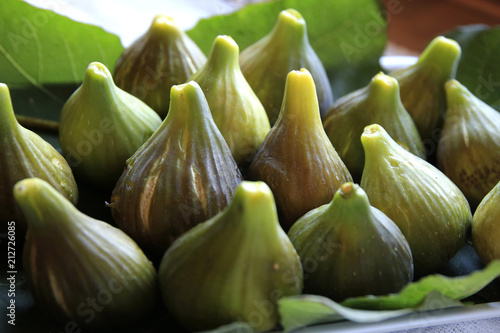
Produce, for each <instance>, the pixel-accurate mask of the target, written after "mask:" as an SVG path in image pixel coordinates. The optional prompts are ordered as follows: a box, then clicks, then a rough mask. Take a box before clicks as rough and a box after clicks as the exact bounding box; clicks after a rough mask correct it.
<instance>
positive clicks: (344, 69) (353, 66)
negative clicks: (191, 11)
mask: <svg viewBox="0 0 500 333" xmlns="http://www.w3.org/2000/svg"><path fill="white" fill-rule="evenodd" d="M287 8H294V9H296V10H298V11H299V12H300V13H301V14H302V16H303V17H304V19H305V20H306V22H307V30H308V34H309V40H310V43H311V45H312V47H313V48H314V50H315V51H316V53H317V54H318V56H319V58H320V59H321V61H322V62H323V65H324V66H325V68H326V69H327V72H328V73H329V75H330V78H331V81H332V87H333V90H334V95H335V97H340V96H342V95H344V94H346V93H347V92H350V91H352V90H354V89H357V88H360V87H362V86H364V85H366V84H367V83H368V81H369V80H370V78H371V77H372V76H373V75H375V74H376V72H377V71H379V70H380V67H379V65H378V59H379V57H380V56H381V55H382V52H383V50H384V48H385V43H386V40H387V34H386V22H385V20H384V19H383V18H382V14H381V12H380V7H379V3H378V2H377V1H376V0H336V1H323V0H281V1H273V2H266V3H261V4H255V5H249V6H247V7H245V8H243V9H241V10H239V11H237V12H235V13H233V14H230V15H220V16H216V17H212V18H210V19H204V20H200V22H199V23H198V24H197V25H196V26H195V27H194V28H193V29H192V30H190V31H189V32H188V34H189V35H190V37H191V38H192V39H193V40H194V41H195V42H196V43H197V44H198V45H199V46H200V48H201V49H202V50H203V51H204V52H205V53H208V52H209V51H210V47H211V46H212V43H213V40H214V38H215V37H216V36H217V35H220V34H225V35H230V36H231V37H233V39H234V40H235V41H236V42H237V43H238V45H239V46H240V49H241V50H243V49H244V48H246V47H247V46H249V45H251V44H253V43H255V42H256V41H257V40H259V39H260V38H262V37H263V36H265V35H266V34H268V33H269V32H270V31H271V29H272V28H273V26H274V24H275V23H276V19H277V17H278V14H279V12H280V11H281V10H284V9H287ZM360 8H363V10H359V9H360Z"/></svg>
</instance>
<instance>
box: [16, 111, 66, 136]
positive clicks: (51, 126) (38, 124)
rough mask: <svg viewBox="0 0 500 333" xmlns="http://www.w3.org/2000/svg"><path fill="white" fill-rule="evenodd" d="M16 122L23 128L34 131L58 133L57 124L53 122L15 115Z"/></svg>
mask: <svg viewBox="0 0 500 333" xmlns="http://www.w3.org/2000/svg"><path fill="white" fill-rule="evenodd" d="M16 118H17V121H18V122H19V124H20V125H21V126H23V127H26V128H28V129H31V130H33V129H35V130H44V131H49V132H56V133H57V132H59V122H57V121H53V120H46V119H40V118H35V117H28V116H22V115H16Z"/></svg>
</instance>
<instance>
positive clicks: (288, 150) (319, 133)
mask: <svg viewBox="0 0 500 333" xmlns="http://www.w3.org/2000/svg"><path fill="white" fill-rule="evenodd" d="M249 170H250V177H251V178H252V179H254V180H262V181H264V182H266V183H267V184H268V185H269V187H270V188H271V189H272V191H273V193H274V195H275V197H276V206H277V207H278V212H279V215H280V223H281V225H282V227H283V229H285V230H286V231H287V230H288V229H289V228H290V227H291V225H292V224H293V223H294V222H295V221H296V220H297V219H298V218H299V217H301V216H302V215H304V214H305V213H307V212H308V211H310V210H311V209H313V208H316V207H319V206H321V205H323V204H325V203H328V202H330V201H331V200H332V198H333V195H334V194H335V191H337V189H338V188H339V187H340V185H342V184H343V183H346V182H349V181H352V178H351V175H350V173H349V170H347V168H346V166H345V164H344V163H343V162H342V160H341V159H340V157H339V155H338V154H337V152H336V151H335V148H333V146H332V143H331V142H330V139H329V138H328V136H327V135H326V133H325V131H324V129H323V125H322V123H321V118H320V113H319V106H318V101H317V97H316V91H315V85H314V81H313V78H312V76H311V74H310V73H309V72H308V71H307V70H306V69H302V70H300V71H291V72H290V73H289V74H288V76H287V83H286V88H285V96H284V98H283V106H282V109H281V112H280V116H279V118H278V120H277V122H276V124H275V125H274V126H273V127H272V128H271V131H270V132H269V133H268V135H267V136H266V138H265V140H264V142H263V144H262V146H261V147H260V149H259V151H258V152H257V154H256V155H255V158H254V160H253V161H252V164H251V165H250V168H249Z"/></svg>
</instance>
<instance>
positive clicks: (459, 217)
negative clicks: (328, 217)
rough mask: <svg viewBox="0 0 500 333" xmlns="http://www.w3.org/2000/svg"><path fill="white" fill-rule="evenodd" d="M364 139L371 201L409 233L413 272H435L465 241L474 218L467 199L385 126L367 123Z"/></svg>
mask: <svg viewBox="0 0 500 333" xmlns="http://www.w3.org/2000/svg"><path fill="white" fill-rule="evenodd" d="M361 142H362V144H363V148H364V150H365V168H364V170H363V176H362V178H361V187H362V188H363V189H364V190H365V192H366V194H367V195H368V198H370V203H371V204H372V206H374V207H376V208H378V209H380V210H381V211H382V212H384V213H385V214H386V215H387V216H388V217H389V218H390V219H391V220H393V221H394V222H395V223H396V224H397V225H398V227H399V228H400V229H401V232H402V233H403V235H405V237H406V239H407V240H408V243H409V244H410V248H411V251H412V254H413V263H414V268H415V275H417V276H422V275H425V274H428V273H432V272H435V271H436V270H437V269H439V268H440V267H441V266H442V265H444V264H445V263H447V262H448V261H449V260H450V259H451V258H452V257H453V256H454V255H455V254H456V253H457V252H458V251H459V250H460V249H461V248H462V247H463V246H464V245H465V242H466V240H467V236H468V234H469V231H470V223H471V219H472V215H471V210H470V207H469V203H468V202H467V199H466V198H465V196H464V195H463V194H462V192H461V191H460V189H459V188H458V187H457V186H456V185H455V184H454V183H453V182H452V181H451V180H450V179H449V178H448V177H446V176H445V175H444V174H443V173H442V172H441V171H439V169H437V168H436V167H434V166H433V165H431V164H430V163H428V162H426V161H425V160H423V159H422V158H420V157H418V156H415V155H414V154H412V153H410V152H408V151H407V150H406V149H404V148H403V147H401V146H400V145H398V144H397V143H396V141H394V140H393V139H392V138H391V137H390V136H389V134H387V132H386V131H385V130H384V128H383V127H381V126H379V125H377V124H374V125H370V126H367V127H366V128H365V130H364V132H363V134H362V135H361Z"/></svg>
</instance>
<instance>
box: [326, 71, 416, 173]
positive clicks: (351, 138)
mask: <svg viewBox="0 0 500 333" xmlns="http://www.w3.org/2000/svg"><path fill="white" fill-rule="evenodd" d="M371 124H380V125H381V126H383V127H384V129H385V130H386V131H387V133H389V134H390V136H391V137H392V138H393V139H394V140H395V141H396V142H398V143H399V144H400V145H402V146H403V147H405V148H406V149H407V150H408V151H410V152H412V153H413V154H415V155H417V156H419V157H422V158H425V149H424V144H423V143H422V139H421V138H420V135H419V134H418V130H417V128H416V127H415V123H414V122H413V119H412V118H411V116H410V115H409V114H408V112H407V111H406V109H405V108H404V106H403V104H402V103H401V98H400V96H399V84H398V81H396V79H394V78H393V77H391V76H388V75H385V74H383V73H378V74H377V75H375V76H374V77H373V78H372V80H371V82H370V83H369V84H368V85H367V86H366V87H363V88H361V89H358V90H356V91H353V92H351V93H349V94H347V95H346V96H344V97H342V98H340V99H338V100H336V101H335V103H334V104H333V105H332V106H331V107H330V108H329V109H328V112H327V113H326V115H325V116H324V118H323V126H324V128H325V132H326V134H327V135H328V137H329V138H330V141H332V144H333V146H334V147H335V149H336V150H337V152H338V154H339V156H340V158H341V159H342V161H344V163H345V164H346V166H347V169H349V171H350V172H351V175H352V176H353V178H354V179H355V180H357V181H359V180H360V179H361V174H362V173H363V167H364V165H365V161H364V158H365V155H364V152H363V146H362V145H361V140H360V136H361V134H362V133H363V130H364V128H365V127H366V126H368V125H371Z"/></svg>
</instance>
